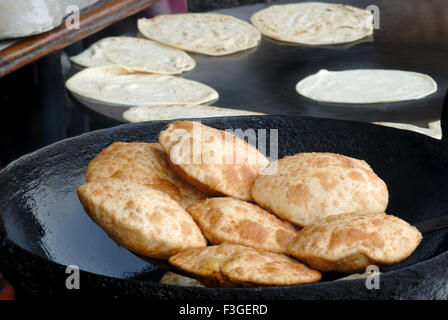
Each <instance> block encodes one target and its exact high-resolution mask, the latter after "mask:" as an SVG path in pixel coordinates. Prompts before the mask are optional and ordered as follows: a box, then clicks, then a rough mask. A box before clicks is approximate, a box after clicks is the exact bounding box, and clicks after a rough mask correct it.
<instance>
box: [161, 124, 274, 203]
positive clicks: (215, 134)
mask: <svg viewBox="0 0 448 320" xmlns="http://www.w3.org/2000/svg"><path fill="white" fill-rule="evenodd" d="M159 143H160V144H161V145H162V147H163V149H164V150H165V151H166V153H167V154H168V160H169V162H170V165H171V167H172V168H173V170H174V172H175V173H176V174H177V175H178V176H179V177H180V178H181V179H182V180H184V181H186V182H187V183H189V184H191V185H193V186H195V187H197V188H198V189H199V190H201V191H203V192H204V193H206V194H208V195H226V196H230V197H234V198H238V199H241V200H248V201H250V200H252V197H251V195H250V189H251V187H252V185H253V183H254V181H255V178H256V177H257V176H258V175H259V174H260V172H261V170H263V168H265V167H266V166H268V164H269V160H268V159H266V157H265V156H264V155H263V154H262V153H261V152H260V151H258V150H257V149H256V148H255V147H254V146H252V145H250V144H248V143H247V142H246V141H244V140H242V139H240V138H238V137H236V136H235V135H233V134H231V133H229V132H226V131H222V130H218V129H214V128H211V127H208V126H205V125H203V124H201V123H200V122H193V121H175V122H172V123H170V124H169V125H168V128H167V129H165V130H163V131H162V132H160V134H159Z"/></svg>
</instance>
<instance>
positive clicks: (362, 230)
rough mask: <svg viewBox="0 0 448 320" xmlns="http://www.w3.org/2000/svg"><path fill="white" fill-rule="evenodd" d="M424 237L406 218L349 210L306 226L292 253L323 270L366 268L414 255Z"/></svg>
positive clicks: (290, 249) (293, 246) (351, 270)
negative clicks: (349, 211)
mask: <svg viewBox="0 0 448 320" xmlns="http://www.w3.org/2000/svg"><path fill="white" fill-rule="evenodd" d="M421 239H422V235H421V234H420V232H419V231H418V230H417V229H416V228H415V227H413V226H411V225H409V224H408V223H407V222H406V221H403V220H401V219H400V218H398V217H394V216H392V215H387V214H385V213H345V214H340V215H335V216H330V217H327V218H325V219H321V220H319V221H316V222H315V223H314V224H312V225H309V226H306V227H304V228H303V229H302V230H301V231H300V232H299V236H298V237H297V238H296V241H295V242H294V243H293V244H292V245H291V247H290V248H289V254H291V255H293V256H294V257H296V258H298V259H300V260H302V261H304V262H306V263H307V264H308V265H309V266H311V267H312V268H316V269H318V270H321V271H341V272H353V271H364V270H365V268H366V267H367V266H369V265H381V264H394V263H398V262H400V261H402V260H404V259H406V258H407V257H409V256H410V255H411V253H412V252H414V250H415V248H417V246H418V245H419V243H420V241H421Z"/></svg>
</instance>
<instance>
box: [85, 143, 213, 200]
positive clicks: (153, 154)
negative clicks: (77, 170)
mask: <svg viewBox="0 0 448 320" xmlns="http://www.w3.org/2000/svg"><path fill="white" fill-rule="evenodd" d="M110 177H114V178H119V179H126V180H131V181H134V182H138V183H141V184H144V185H147V186H150V187H152V188H154V189H157V190H160V191H162V192H165V193H166V194H168V195H169V196H170V197H171V198H172V199H173V200H176V201H177V202H179V204H180V205H181V206H182V207H184V208H186V207H187V206H189V205H190V204H192V203H196V202H198V201H200V200H202V199H204V198H205V197H204V195H203V194H202V193H201V192H200V191H199V190H197V189H196V188H194V187H192V186H190V185H188V184H186V183H185V182H183V181H182V180H180V179H179V178H178V177H177V176H176V175H175V174H174V172H173V170H172V169H171V168H170V166H169V164H168V160H167V156H166V153H165V151H163V149H162V147H161V146H160V145H159V144H158V143H144V142H131V143H125V142H114V143H112V144H111V145H110V146H108V147H107V148H106V149H104V150H103V151H101V153H100V154H99V155H98V156H96V157H95V158H94V159H93V160H92V161H91V162H90V163H89V165H88V167H87V172H86V178H87V182H90V181H96V180H98V179H102V178H110Z"/></svg>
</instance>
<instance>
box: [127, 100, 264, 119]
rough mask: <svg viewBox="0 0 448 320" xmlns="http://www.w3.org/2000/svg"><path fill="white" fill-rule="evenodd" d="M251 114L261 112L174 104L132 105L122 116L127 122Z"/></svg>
mask: <svg viewBox="0 0 448 320" xmlns="http://www.w3.org/2000/svg"><path fill="white" fill-rule="evenodd" d="M251 115H263V113H258V112H251V111H245V110H236V109H227V108H218V107H211V106H203V105H195V104H175V105H171V106H139V107H132V108H129V109H128V110H126V111H125V112H124V113H123V118H124V119H125V120H127V121H129V122H143V121H154V120H173V119H186V118H187V119H188V118H191V119H193V118H210V117H232V116H251Z"/></svg>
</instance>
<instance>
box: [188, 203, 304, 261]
mask: <svg viewBox="0 0 448 320" xmlns="http://www.w3.org/2000/svg"><path fill="white" fill-rule="evenodd" d="M187 211H188V212H189V213H190V214H191V216H192V217H193V219H194V220H195V221H196V223H197V224H198V226H199V228H200V229H201V230H202V232H203V233H204V235H205V237H206V238H207V239H208V240H209V241H210V242H211V243H212V244H220V243H224V242H228V243H234V244H241V245H245V246H248V247H252V248H257V249H262V250H266V251H272V252H278V253H286V250H287V248H288V247H289V245H290V244H291V242H292V241H293V240H294V239H295V237H296V236H297V232H298V231H297V230H296V228H294V227H293V226H292V225H291V224H289V223H288V222H285V221H282V220H280V219H279V218H277V217H276V216H274V215H273V214H271V213H269V212H267V211H265V210H263V209H261V208H260V207H258V206H257V205H254V204H251V203H248V202H245V201H242V200H238V199H235V198H230V197H222V198H210V199H206V200H203V201H201V202H199V203H196V204H193V205H191V206H189V207H188V208H187Z"/></svg>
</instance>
